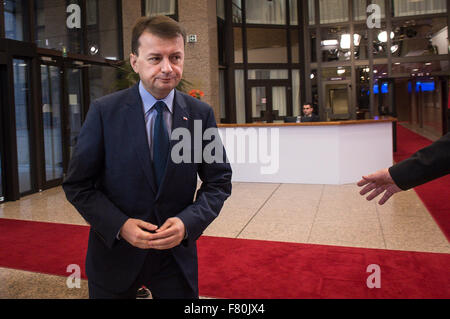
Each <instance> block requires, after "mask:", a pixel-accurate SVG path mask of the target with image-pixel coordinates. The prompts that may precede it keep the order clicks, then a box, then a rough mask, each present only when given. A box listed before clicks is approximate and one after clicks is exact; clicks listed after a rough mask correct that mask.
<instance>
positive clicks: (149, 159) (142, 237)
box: [63, 16, 231, 298]
mask: <svg viewBox="0 0 450 319" xmlns="http://www.w3.org/2000/svg"><path fill="white" fill-rule="evenodd" d="M185 38H186V37H185V31H184V30H183V28H182V27H181V26H180V25H179V24H178V23H177V22H176V21H174V20H172V19H170V18H168V17H161V16H160V17H153V18H148V17H143V18H141V19H139V20H138V21H137V22H136V24H135V26H134V28H133V35H132V53H131V55H130V63H131V65H132V67H133V69H134V71H135V72H136V73H138V74H139V77H140V82H139V84H138V85H135V86H134V87H132V88H130V89H126V90H123V91H119V92H116V93H114V94H111V95H108V96H105V97H103V98H100V99H98V100H96V101H94V102H93V103H92V105H91V107H90V110H89V113H88V115H87V118H86V120H85V123H84V124H83V128H82V130H81V132H80V135H79V138H78V143H77V146H76V149H75V151H74V154H73V157H72V160H71V163H70V167H69V171H68V174H67V178H66V179H65V181H64V183H63V188H64V191H65V193H66V196H67V198H68V200H69V201H70V202H71V203H72V204H73V205H74V206H75V207H76V209H77V210H78V211H79V212H80V214H81V215H82V216H83V217H84V219H85V220H86V221H87V222H88V223H89V224H90V226H91V230H90V234H89V242H88V251H87V256H86V273H87V276H88V283H89V296H90V298H135V297H136V291H137V290H138V288H139V287H141V286H142V285H145V286H147V287H149V288H150V290H151V293H152V295H153V297H154V298H198V265H197V247H196V241H197V239H198V238H199V237H200V236H201V234H202V232H203V231H204V230H205V229H206V227H207V226H208V225H209V224H210V223H211V222H212V221H213V220H214V219H215V218H216V217H217V215H218V214H219V212H220V210H221V208H222V206H223V204H224V201H225V200H226V199H227V197H228V196H229V195H230V194H231V167H230V165H229V164H228V162H227V161H226V155H225V153H224V150H223V145H222V144H221V142H220V140H219V143H220V144H219V145H220V146H221V147H222V150H223V153H221V154H224V156H223V158H224V160H223V161H216V162H211V161H205V160H204V159H203V158H201V159H200V161H199V160H198V157H196V160H195V161H194V160H193V157H194V155H196V154H197V155H198V154H199V153H200V154H202V150H203V149H204V148H205V146H206V145H207V144H206V142H205V141H203V140H202V142H200V143H198V142H195V141H198V136H195V134H199V133H200V134H201V133H203V132H205V130H207V129H213V130H214V129H215V128H216V127H217V126H216V122H215V119H214V113H213V111H212V109H211V107H210V106H209V105H207V104H205V103H203V102H201V101H199V100H197V99H195V98H192V97H190V96H188V95H186V94H183V93H181V92H179V91H177V90H175V87H176V86H177V85H178V83H179V82H180V80H181V77H182V73H183V64H184V46H185V43H184V39H185ZM194 123H195V130H194ZM199 127H200V128H201V131H200V132H199V129H198V128H199ZM175 129H177V130H179V129H181V130H183V129H184V130H185V131H187V132H188V133H191V137H190V141H189V142H190V143H191V144H190V145H193V146H192V148H191V149H189V148H186V149H183V150H182V151H183V152H187V154H188V155H189V153H190V154H191V155H192V156H191V158H192V161H182V162H181V163H180V162H179V161H174V157H176V156H178V155H179V154H176V153H177V152H174V154H172V150H173V149H174V146H175V145H176V144H175V141H174V140H172V139H171V138H170V133H171V132H173V131H174V130H175ZM217 136H218V135H217ZM217 136H216V138H218V137H217ZM195 138H197V140H195ZM194 140H195V141H194ZM199 144H200V145H199ZM177 149H178V148H177ZM183 155H186V154H183ZM183 158H185V157H183ZM177 163H178V164H177ZM197 176H199V177H200V179H201V180H202V185H201V187H200V188H199V189H198V191H197V195H196V198H195V200H194V195H195V193H196V189H197Z"/></svg>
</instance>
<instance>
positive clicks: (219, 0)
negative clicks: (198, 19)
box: [216, 0, 225, 20]
mask: <svg viewBox="0 0 450 319" xmlns="http://www.w3.org/2000/svg"><path fill="white" fill-rule="evenodd" d="M216 12H217V16H218V17H219V18H221V19H222V20H225V2H224V1H223V0H216Z"/></svg>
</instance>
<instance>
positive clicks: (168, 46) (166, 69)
mask: <svg viewBox="0 0 450 319" xmlns="http://www.w3.org/2000/svg"><path fill="white" fill-rule="evenodd" d="M139 43H140V46H139V49H138V55H134V54H133V53H132V54H131V55H130V63H131V66H132V67H133V70H134V71H135V72H136V73H138V74H139V78H140V79H141V81H142V84H143V85H144V88H145V89H146V90H147V91H148V92H149V93H151V94H152V95H153V96H154V97H155V98H156V99H163V98H165V97H166V96H167V95H168V94H169V93H170V91H172V89H174V88H175V87H176V86H177V85H178V83H180V80H181V77H182V75H183V65H184V41H183V37H182V36H181V35H180V36H178V37H176V38H173V39H163V38H160V37H158V36H156V35H154V34H151V33H149V32H144V33H142V35H141V37H140V38H139Z"/></svg>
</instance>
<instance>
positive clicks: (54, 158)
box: [41, 64, 64, 184]
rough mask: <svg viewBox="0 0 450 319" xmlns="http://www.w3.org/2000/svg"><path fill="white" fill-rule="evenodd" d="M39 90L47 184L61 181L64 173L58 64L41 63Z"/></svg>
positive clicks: (45, 179)
mask: <svg viewBox="0 0 450 319" xmlns="http://www.w3.org/2000/svg"><path fill="white" fill-rule="evenodd" d="M41 90H42V103H41V108H42V113H41V116H42V127H43V137H44V167H45V169H44V176H45V178H44V181H45V183H46V184H47V183H49V182H51V181H58V182H59V181H61V180H62V178H63V173H64V156H63V130H62V127H63V126H62V125H63V115H62V114H63V112H62V103H61V102H62V99H61V96H62V94H61V92H62V91H61V69H60V68H59V67H58V66H56V65H47V64H42V65H41Z"/></svg>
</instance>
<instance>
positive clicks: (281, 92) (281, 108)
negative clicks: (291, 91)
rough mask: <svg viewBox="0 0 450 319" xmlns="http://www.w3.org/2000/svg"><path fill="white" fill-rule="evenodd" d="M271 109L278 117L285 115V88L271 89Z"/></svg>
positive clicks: (276, 87) (275, 87)
mask: <svg viewBox="0 0 450 319" xmlns="http://www.w3.org/2000/svg"><path fill="white" fill-rule="evenodd" d="M272 109H273V111H274V113H275V114H276V111H278V116H286V115H287V99H286V87H285V86H274V87H272Z"/></svg>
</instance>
